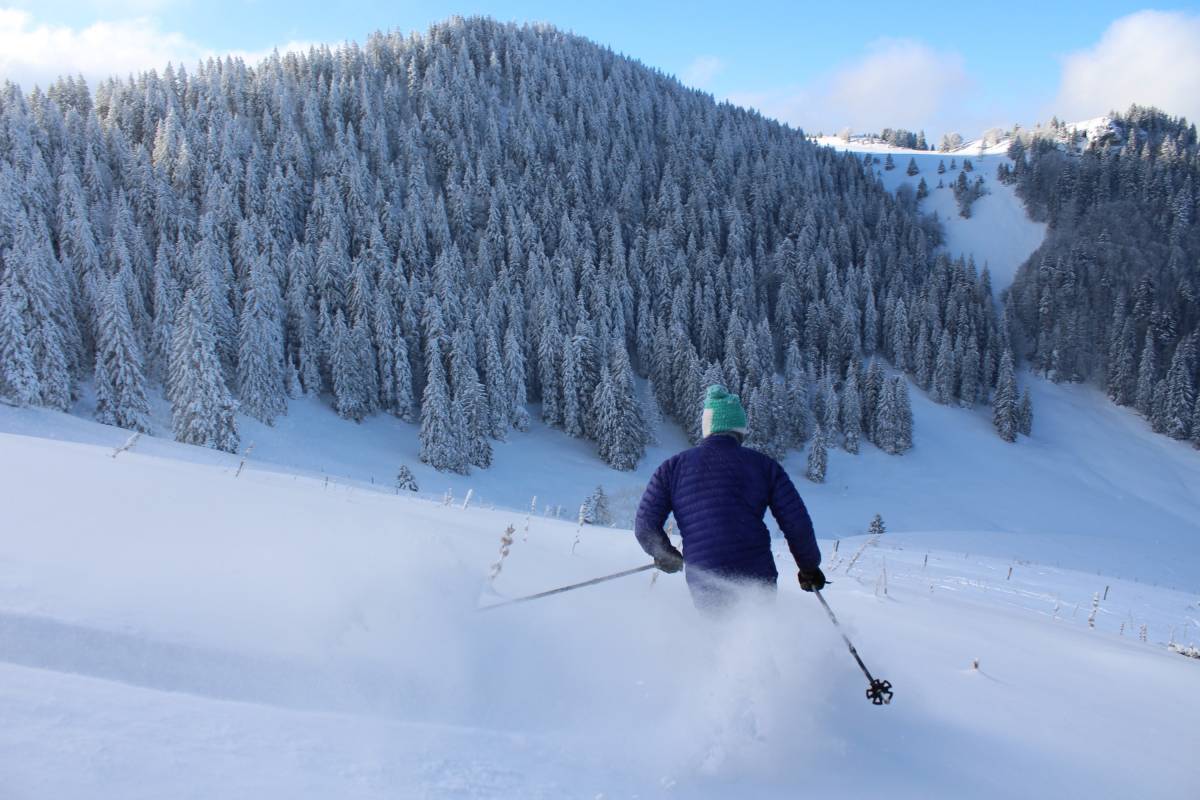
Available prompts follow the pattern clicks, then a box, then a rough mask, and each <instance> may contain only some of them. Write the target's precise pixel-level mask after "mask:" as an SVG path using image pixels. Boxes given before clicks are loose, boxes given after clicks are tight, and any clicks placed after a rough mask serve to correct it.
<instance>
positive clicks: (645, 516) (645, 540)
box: [633, 460, 675, 558]
mask: <svg viewBox="0 0 1200 800" xmlns="http://www.w3.org/2000/svg"><path fill="white" fill-rule="evenodd" d="M671 472H672V461H671V460H667V461H664V462H663V463H662V465H661V466H659V468H658V469H656V470H655V471H654V475H653V476H652V477H651V478H650V483H649V484H647V485H646V491H645V493H644V494H643V495H642V502H641V504H640V505H638V511H637V521H636V522H635V524H634V528H633V530H634V534H635V535H636V536H637V540H638V544H640V545H641V546H642V549H643V550H645V551H646V552H647V553H649V554H650V555H651V556H652V557H653V558H658V556H659V555H660V554H662V553H664V552H669V551H671V550H674V549H675V547H674V545H672V544H671V540H670V539H668V538H667V534H666V531H664V530H663V525H664V524H665V523H666V521H667V517H668V516H669V515H670V513H671Z"/></svg>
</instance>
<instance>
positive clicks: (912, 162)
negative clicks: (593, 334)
mask: <svg viewBox="0 0 1200 800" xmlns="http://www.w3.org/2000/svg"><path fill="white" fill-rule="evenodd" d="M920 171H921V168H920V167H918V166H917V159H915V158H910V159H909V160H908V169H906V170H905V172H906V173H907V174H908V175H909V176H912V175H916V174H917V173H918V172H920Z"/></svg>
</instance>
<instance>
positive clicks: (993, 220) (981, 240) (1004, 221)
mask: <svg viewBox="0 0 1200 800" xmlns="http://www.w3.org/2000/svg"><path fill="white" fill-rule="evenodd" d="M818 143H819V144H822V145H826V146H830V147H834V148H836V149H839V150H849V151H851V152H855V153H859V154H864V153H872V154H873V155H875V156H877V157H878V158H879V162H880V163H879V164H878V165H876V174H878V175H879V177H880V179H881V180H882V181H883V184H884V186H886V187H887V188H888V189H891V190H892V191H896V190H897V189H899V188H900V187H901V186H903V185H905V184H907V185H909V186H911V187H912V188H913V190H914V191H915V190H916V188H917V184H918V183H919V182H920V181H921V179H922V178H924V180H925V183H926V185H927V186H928V187H929V196H928V197H927V198H925V199H924V200H923V201H922V202H921V206H920V207H921V210H922V211H924V212H925V213H928V214H936V215H937V217H938V219H939V220H941V222H942V224H943V226H944V227H945V230H946V243H945V247H946V250H947V251H949V252H950V254H951V255H953V256H963V257H967V256H971V257H973V258H974V259H975V263H976V265H977V266H978V267H979V268H980V269H983V267H985V266H986V267H987V268H988V269H989V270H990V271H991V274H992V290H993V291H994V292H995V294H996V296H997V297H999V295H1000V292H1001V291H1003V290H1004V289H1005V288H1006V287H1007V286H1008V285H1009V284H1011V283H1012V280H1013V278H1014V277H1015V276H1016V274H1017V268H1018V267H1020V266H1021V264H1023V263H1025V261H1026V260H1027V259H1028V258H1029V256H1030V255H1032V254H1033V251H1034V250H1037V248H1038V247H1039V246H1040V245H1041V243H1042V240H1043V239H1044V238H1045V236H1046V226H1045V224H1044V223H1040V222H1034V221H1032V220H1030V219H1029V217H1028V216H1026V214H1025V206H1024V204H1022V203H1021V200H1020V198H1018V197H1017V195H1016V189H1015V187H1013V186H1007V185H1004V184H1002V183H1000V181H998V180H996V169H997V168H998V167H999V166H1000V165H1001V164H1002V163H1009V164H1011V163H1012V162H1011V161H1010V159H1009V158H1008V156H1006V155H1005V152H1007V149H1008V142H1007V140H1006V141H1004V142H1003V143H1002V145H996V146H994V147H992V148H983V149H981V148H980V147H978V143H972V144H968V145H965V146H964V147H963V148H962V149H960V150H957V151H955V152H953V153H933V152H929V151H927V150H906V149H902V148H896V147H889V146H888V145H885V144H871V143H862V142H849V143H848V142H846V141H844V140H842V139H839V138H837V137H824V138H822V139H819V140H818ZM889 153H890V154H891V155H892V159H893V161H894V162H895V164H896V168H895V169H892V170H885V169H884V168H883V161H884V159H885V158H886V157H887V155H888V154H889ZM909 159H915V160H916V162H917V168H918V169H919V170H920V172H919V173H918V174H917V175H911V176H910V175H908V174H907V168H908V162H909ZM966 159H970V161H971V164H972V167H973V168H974V169H973V171H972V172H969V173H967V177H968V178H971V179H974V178H975V177H977V176H982V177H983V179H984V181H985V183H984V186H985V187H986V188H987V190H988V193H987V194H986V195H984V196H983V197H981V198H979V199H978V200H976V201H975V203H974V204H972V206H971V217H970V218H969V219H963V217H961V216H959V213H958V204H957V203H956V202H955V200H954V191H953V189H952V188H951V187H952V186H953V185H954V181H956V180H957V179H958V174H959V173H960V172H962V169H963V162H964V160H966ZM952 162H953V163H955V167H956V168H955V169H950V164H951V163H952ZM939 163H944V164H945V165H946V172H945V174H941V175H939V174H938V171H937V168H938V164H939ZM939 181H941V182H944V183H945V186H944V187H943V188H940V189H939V188H937V187H938V182H939Z"/></svg>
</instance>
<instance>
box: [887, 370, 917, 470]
mask: <svg viewBox="0 0 1200 800" xmlns="http://www.w3.org/2000/svg"><path fill="white" fill-rule="evenodd" d="M892 396H893V397H894V398H895V407H896V438H895V443H896V454H897V455H900V454H902V453H907V452H908V451H909V450H911V449H912V446H913V412H912V400H911V398H909V396H908V381H906V380H904V378H903V377H901V376H899V375H897V376H896V378H895V381H894V383H893V389H892Z"/></svg>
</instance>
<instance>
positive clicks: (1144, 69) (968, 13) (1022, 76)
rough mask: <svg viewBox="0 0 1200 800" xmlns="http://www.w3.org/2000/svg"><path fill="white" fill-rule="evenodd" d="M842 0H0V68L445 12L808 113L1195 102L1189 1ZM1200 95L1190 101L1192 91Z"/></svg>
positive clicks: (267, 43) (87, 69)
mask: <svg viewBox="0 0 1200 800" xmlns="http://www.w3.org/2000/svg"><path fill="white" fill-rule="evenodd" d="M898 8H900V6H899V4H897V3H895V2H891V3H876V2H870V1H869V0H860V1H859V2H855V3H853V4H849V3H836V2H829V1H828V0H826V2H821V3H799V2H790V3H789V2H779V1H778V0H759V1H757V2H755V1H753V0H746V1H744V2H740V3H729V2H720V3H718V2H692V3H650V2H630V1H629V0H610V1H609V2H604V3H578V2H576V3H571V2H548V1H545V0H524V1H523V2H494V1H493V2H456V3H446V2H432V1H429V0H426V1H422V2H412V1H411V0H408V1H405V0H399V1H397V0H391V2H381V1H378V0H370V1H369V2H356V3H348V4H344V5H343V4H339V3H335V2H323V3H296V2H277V1H276V0H254V1H252V2H241V3H235V2H224V1H223V0H207V2H198V1H196V0H182V1H181V2H169V1H168V0H84V1H83V2H74V3H64V2H54V0H50V2H46V0H43V1H42V2H37V3H34V2H26V1H25V0H16V1H15V2H14V1H12V0H10V2H9V3H7V7H5V3H4V0H0V77H4V78H10V79H14V80H18V81H20V82H22V83H23V84H26V85H28V84H31V83H32V82H35V81H36V82H40V83H45V82H46V80H48V78H49V76H51V75H53V74H56V73H57V72H58V71H61V70H62V69H63V68H64V67H66V68H69V69H71V70H72V71H80V72H83V74H85V75H86V76H88V77H89V78H95V77H98V76H99V75H102V74H110V73H112V72H117V73H121V74H124V73H126V72H128V71H129V70H133V69H142V68H148V67H155V66H157V67H161V66H163V63H160V62H165V60H167V59H174V60H182V61H184V62H185V63H188V62H190V61H194V60H195V59H197V58H199V57H201V56H203V55H206V54H210V53H224V52H228V51H236V52H239V53H242V54H245V55H246V56H247V57H251V58H253V57H255V56H257V55H259V54H261V53H263V52H266V51H269V50H270V48H271V47H273V46H287V45H289V43H309V42H340V41H344V40H347V39H356V40H360V41H361V40H362V39H363V38H365V36H366V35H367V34H368V33H370V32H371V31H374V30H378V29H400V30H403V31H409V30H414V29H415V30H424V29H425V28H426V27H428V25H429V24H430V23H432V22H435V21H438V20H442V19H445V18H446V17H448V16H450V15H452V14H463V15H469V14H485V15H489V16H494V17H497V18H499V19H506V20H519V21H546V22H551V23H553V24H555V25H558V26H559V27H563V28H567V29H570V30H573V31H575V32H576V33H579V34H582V35H584V36H587V37H588V38H590V39H593V40H595V41H597V42H601V43H603V44H606V45H608V46H610V47H612V48H614V49H615V50H618V51H620V52H623V53H626V54H628V55H631V56H633V57H635V58H638V59H640V60H641V61H643V62H645V63H647V64H649V65H652V66H655V67H658V68H660V69H662V70H664V71H666V72H669V73H672V74H675V75H678V76H680V78H681V79H683V80H684V81H685V82H688V83H690V84H692V85H695V86H698V87H699V88H703V89H705V90H707V91H711V92H713V93H714V94H715V95H716V96H717V97H719V98H722V99H725V98H728V99H732V100H734V101H735V102H740V103H744V104H751V105H755V106H756V107H758V108H760V109H761V110H763V111H764V112H766V113H768V114H771V115H772V116H776V117H779V118H781V119H784V120H785V121H787V122H790V123H792V124H797V125H802V126H804V127H805V128H808V129H810V130H814V131H815V130H817V129H824V130H826V131H833V130H836V129H838V128H840V127H842V126H850V127H852V128H854V129H856V130H867V129H877V128H879V127H882V126H884V125H894V126H903V127H917V126H921V127H925V128H926V129H928V130H929V132H930V133H931V134H934V133H940V132H942V131H944V130H947V129H958V130H962V131H963V132H965V133H976V132H978V131H979V130H982V129H983V128H985V127H989V126H992V125H1002V126H1006V125H1009V124H1011V123H1013V122H1021V123H1025V124H1028V123H1031V122H1035V121H1038V120H1042V119H1046V118H1048V117H1049V115H1050V114H1052V113H1058V114H1060V115H1061V116H1066V117H1069V118H1075V117H1077V116H1084V117H1086V116H1095V115H1099V114H1102V113H1104V112H1105V111H1107V110H1109V107H1110V106H1107V105H1105V104H1106V103H1109V104H1113V105H1118V106H1123V105H1127V104H1128V102H1130V101H1131V100H1136V101H1138V102H1147V103H1157V104H1160V105H1165V106H1167V107H1168V110H1169V111H1172V112H1173V113H1184V114H1188V115H1189V116H1192V117H1194V116H1197V113H1196V112H1193V110H1192V108H1191V106H1192V105H1194V104H1196V103H1200V85H1197V82H1198V81H1200V60H1197V59H1200V56H1198V55H1196V54H1197V53H1200V4H1185V5H1174V6H1164V7H1159V8H1158V10H1157V11H1156V12H1147V10H1146V6H1144V5H1143V4H1140V3H1129V2H1113V1H1110V0H1092V2H1088V3H1086V4H1078V5H1076V4H1067V3H1056V2H1044V0H1043V2H1025V0H1017V1H1015V2H1014V1H1011V0H1010V2H1006V3H1004V4H984V3H971V2H958V3H921V4H912V8H913V9H915V10H913V11H905V12H902V11H899V10H898ZM1197 111H1200V109H1197Z"/></svg>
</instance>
